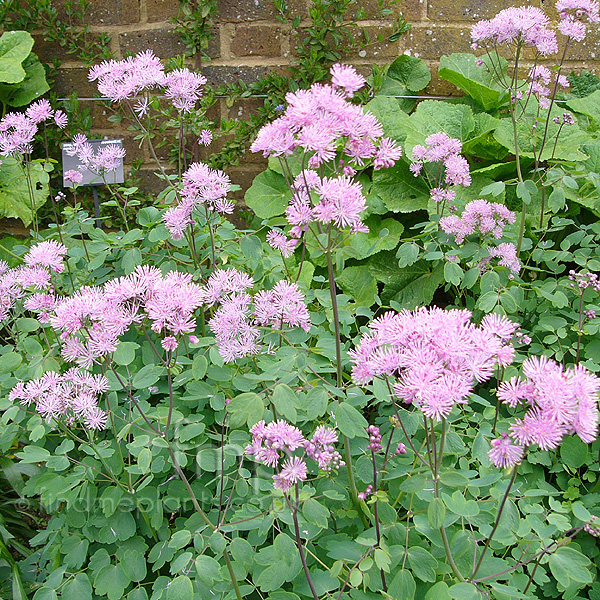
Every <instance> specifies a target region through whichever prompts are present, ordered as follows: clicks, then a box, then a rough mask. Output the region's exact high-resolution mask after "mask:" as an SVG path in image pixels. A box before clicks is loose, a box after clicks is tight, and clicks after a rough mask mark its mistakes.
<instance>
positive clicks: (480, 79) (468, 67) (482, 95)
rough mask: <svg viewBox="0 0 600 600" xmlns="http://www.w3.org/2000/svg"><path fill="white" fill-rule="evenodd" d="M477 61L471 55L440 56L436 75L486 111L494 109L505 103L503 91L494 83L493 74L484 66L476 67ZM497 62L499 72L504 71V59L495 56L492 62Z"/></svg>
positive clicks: (505, 64) (476, 58) (505, 62)
mask: <svg viewBox="0 0 600 600" xmlns="http://www.w3.org/2000/svg"><path fill="white" fill-rule="evenodd" d="M477 60H479V59H478V57H476V56H474V55H473V54H461V53H455V54H451V55H450V56H442V57H441V58H440V67H439V69H438V75H439V76H440V77H441V78H442V79H445V80H446V81H449V82H450V83H453V84H454V85H455V86H457V87H458V88H460V89H461V90H463V91H464V92H465V93H466V94H468V95H469V96H471V98H473V100H475V101H476V102H478V103H479V104H481V105H482V106H483V108H484V109H485V110H486V111H489V110H493V109H496V108H498V107H500V106H501V105H502V104H504V103H505V99H506V94H505V91H504V90H503V89H502V88H501V87H500V86H499V85H498V83H496V80H495V78H494V75H493V72H490V69H488V68H487V67H486V66H485V65H482V66H478V65H477ZM498 60H500V67H499V68H500V70H501V71H506V66H507V64H508V62H507V61H506V59H504V58H502V57H498V56H497V55H496V56H495V57H494V61H498ZM496 68H498V67H496Z"/></svg>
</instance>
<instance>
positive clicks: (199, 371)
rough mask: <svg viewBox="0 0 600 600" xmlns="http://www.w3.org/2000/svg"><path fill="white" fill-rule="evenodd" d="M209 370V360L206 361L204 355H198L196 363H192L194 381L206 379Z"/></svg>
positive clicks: (195, 358)
mask: <svg viewBox="0 0 600 600" xmlns="http://www.w3.org/2000/svg"><path fill="white" fill-rule="evenodd" d="M207 369H208V360H207V359H206V356H204V355H203V354H198V355H197V356H195V357H194V362H193V363H192V375H193V376H194V379H197V380H201V379H204V376H205V375H206V370H207Z"/></svg>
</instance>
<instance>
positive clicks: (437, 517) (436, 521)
mask: <svg viewBox="0 0 600 600" xmlns="http://www.w3.org/2000/svg"><path fill="white" fill-rule="evenodd" d="M427 518H428V519H429V524H430V525H431V526H432V527H433V528H435V529H439V528H440V527H441V526H442V525H443V524H444V520H445V518H446V506H445V504H444V501H443V500H442V499H441V498H434V499H433V500H432V501H431V502H430V503H429V506H428V507H427Z"/></svg>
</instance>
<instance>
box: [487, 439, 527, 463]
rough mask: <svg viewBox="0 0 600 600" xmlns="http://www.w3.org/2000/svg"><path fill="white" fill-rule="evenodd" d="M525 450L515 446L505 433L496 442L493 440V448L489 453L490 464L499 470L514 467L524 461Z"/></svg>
mask: <svg viewBox="0 0 600 600" xmlns="http://www.w3.org/2000/svg"><path fill="white" fill-rule="evenodd" d="M523 454H524V451H523V448H522V447H521V446H515V445H514V444H513V443H512V441H511V440H510V438H509V437H508V435H507V434H506V433H503V434H502V436H501V437H500V438H498V439H496V440H492V448H491V450H490V451H489V452H488V456H489V457H490V462H491V463H492V464H493V465H494V466H496V467H498V468H499V469H507V468H510V467H514V466H515V465H516V464H518V463H520V462H521V460H522V459H523Z"/></svg>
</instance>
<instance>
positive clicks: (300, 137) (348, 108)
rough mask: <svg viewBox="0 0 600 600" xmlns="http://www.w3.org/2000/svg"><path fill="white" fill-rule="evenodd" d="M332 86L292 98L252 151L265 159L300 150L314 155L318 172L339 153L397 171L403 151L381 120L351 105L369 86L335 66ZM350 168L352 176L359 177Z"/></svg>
mask: <svg viewBox="0 0 600 600" xmlns="http://www.w3.org/2000/svg"><path fill="white" fill-rule="evenodd" d="M331 75H332V85H322V84H314V85H313V86H312V87H311V88H310V89H308V90H298V91H297V92H294V93H291V92H290V93H288V94H287V96H286V101H287V103H288V106H287V109H286V110H285V112H284V113H283V115H282V116H281V117H279V118H277V119H275V120H274V121H273V122H272V123H269V124H268V125H265V126H264V127H263V128H262V129H261V130H260V131H259V132H258V136H257V138H256V140H255V141H254V143H253V144H252V146H251V149H252V151H253V152H263V154H264V155H265V156H289V155H290V154H292V152H294V150H295V149H297V148H302V150H304V152H307V153H310V158H309V160H308V166H309V167H310V168H311V169H315V168H317V167H319V166H321V165H322V164H324V163H327V162H330V161H333V160H334V159H335V158H336V156H337V152H338V151H341V153H342V155H343V156H344V157H345V158H346V159H347V160H349V161H350V163H352V164H353V165H355V166H359V167H363V166H364V165H365V164H366V162H371V161H372V163H373V167H374V168H375V169H381V168H384V167H390V166H392V165H393V164H394V163H395V162H396V161H397V160H398V159H399V158H400V156H401V155H402V151H401V149H400V148H399V147H397V146H396V144H395V143H394V142H393V141H392V140H390V139H389V138H384V137H383V129H382V127H381V124H380V123H379V122H378V120H377V119H376V118H375V117H374V116H373V115H372V114H371V113H369V112H366V113H365V112H363V110H362V108H361V107H360V106H357V105H355V104H352V103H351V102H349V99H350V98H352V96H353V95H354V92H356V91H358V90H359V89H360V88H361V87H362V86H363V85H364V83H365V80H364V78H363V77H362V76H361V75H359V74H358V73H356V71H355V70H354V68H353V67H350V66H346V65H334V66H333V67H332V69H331ZM354 172H355V171H354V169H353V168H352V167H350V168H349V169H348V170H347V173H346V174H354Z"/></svg>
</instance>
